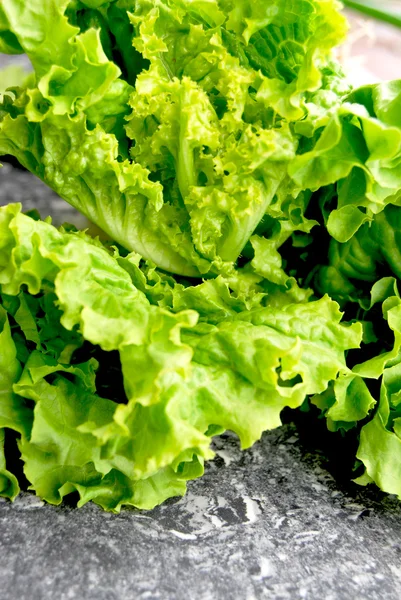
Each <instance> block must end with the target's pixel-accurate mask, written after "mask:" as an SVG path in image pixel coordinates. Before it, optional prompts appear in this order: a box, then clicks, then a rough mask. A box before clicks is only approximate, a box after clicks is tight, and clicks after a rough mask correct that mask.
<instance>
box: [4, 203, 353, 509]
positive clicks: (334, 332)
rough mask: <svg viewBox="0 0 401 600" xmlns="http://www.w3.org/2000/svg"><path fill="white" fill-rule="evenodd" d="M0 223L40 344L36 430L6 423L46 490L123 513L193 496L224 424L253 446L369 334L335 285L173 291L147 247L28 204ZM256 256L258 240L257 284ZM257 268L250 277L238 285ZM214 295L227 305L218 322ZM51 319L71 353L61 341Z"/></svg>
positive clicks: (23, 331) (9, 293)
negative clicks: (150, 262)
mask: <svg viewBox="0 0 401 600" xmlns="http://www.w3.org/2000/svg"><path fill="white" fill-rule="evenodd" d="M0 223H2V225H1V235H0V239H1V240H2V247H1V248H0V265H1V269H0V285H1V290H2V294H3V306H4V307H5V308H6V310H7V311H9V313H8V314H9V315H10V318H11V317H12V319H13V320H14V321H13V322H15V333H14V337H13V339H15V340H16V341H18V340H19V341H18V343H19V344H20V343H21V340H22V341H23V340H24V339H25V347H26V350H27V352H26V353H25V354H22V353H21V361H22V362H23V365H24V370H23V372H22V374H21V376H19V375H18V380H17V381H16V382H15V384H14V386H13V395H12V398H13V399H14V400H13V402H16V403H17V405H18V411H21V410H26V411H27V415H26V416H25V417H24V423H25V424H29V430H28V429H26V430H25V429H21V428H20V429H18V428H17V427H16V426H15V423H14V422H13V421H11V422H9V423H8V425H7V427H10V428H11V429H16V430H17V431H18V432H19V433H20V435H21V439H20V444H19V445H20V451H21V456H22V459H23V460H24V463H25V474H26V476H27V478H28V480H29V481H30V482H31V484H32V487H33V489H35V490H36V492H37V493H38V494H39V495H40V496H41V497H43V498H45V499H46V500H47V501H49V502H52V503H59V502H61V500H62V498H63V497H64V496H65V495H66V494H68V493H70V492H72V491H74V490H75V491H78V493H79V495H80V503H84V502H86V501H88V500H90V499H93V500H94V501H95V502H98V503H99V504H100V505H101V506H103V507H104V508H106V509H108V510H116V511H118V510H119V509H120V507H121V506H122V505H123V504H132V505H135V506H138V507H141V508H151V507H152V506H154V505H155V504H157V503H159V502H162V501H163V500H164V499H165V498H167V497H169V496H170V495H176V494H182V493H184V491H185V485H186V483H185V482H186V480H187V479H191V478H193V477H197V476H199V475H201V474H202V472H203V463H204V461H205V460H208V459H210V458H211V457H212V456H213V453H212V451H211V449H210V437H211V435H214V434H215V433H217V432H222V431H224V430H226V429H231V430H232V431H234V432H236V433H237V434H238V436H239V438H240V440H241V444H242V446H243V447H249V446H250V445H252V444H253V443H254V442H255V441H256V440H257V439H259V438H260V436H261V434H262V432H263V431H264V430H265V429H269V428H273V427H277V426H278V425H279V424H280V413H281V411H282V410H283V408H284V407H286V406H289V407H293V408H295V407H297V406H300V405H301V404H302V403H303V401H304V399H305V396H306V395H309V394H315V393H320V392H323V391H324V389H326V387H327V385H328V384H329V382H330V381H331V380H333V379H336V378H337V376H338V375H339V374H340V373H343V372H346V371H347V368H346V365H345V357H344V354H345V352H346V350H348V349H350V348H355V347H358V345H359V343H360V339H361V334H362V331H361V326H360V325H359V324H354V325H347V324H343V323H342V322H341V320H342V313H341V312H340V311H339V309H338V305H337V304H336V303H334V302H332V301H331V300H330V299H329V298H328V297H325V298H323V299H321V300H319V301H308V300H309V295H310V294H309V293H307V294H306V295H302V294H301V293H300V292H298V293H295V292H294V294H295V295H294V296H293V297H292V296H291V295H289V296H288V300H289V301H287V303H285V302H284V300H283V297H284V296H285V292H283V291H280V289H279V288H278V289H277V290H276V292H275V293H276V294H277V295H278V297H279V298H280V300H278V299H277V301H276V303H275V304H274V303H272V305H265V303H264V301H265V299H266V298H268V297H269V295H268V291H264V292H262V291H257V290H258V287H257V285H259V284H257V283H255V286H256V287H255V288H254V289H253V293H250V294H249V295H247V294H246V293H245V292H244V291H242V292H241V293H239V292H237V294H236V293H235V292H231V291H230V290H229V287H228V282H227V281H225V280H224V278H220V279H217V280H216V281H214V282H204V283H203V284H200V285H199V286H192V287H185V286H184V285H183V284H180V285H177V289H175V286H174V285H173V280H172V279H171V278H169V277H168V276H166V275H163V274H160V275H159V274H158V273H157V272H155V270H154V269H153V270H152V268H150V267H149V266H148V267H142V268H141V263H140V261H139V260H138V257H137V256H136V255H134V256H132V259H131V260H130V257H129V256H128V257H126V258H122V257H120V256H119V255H118V254H116V252H115V251H114V253H111V252H109V251H107V250H106V249H105V248H104V247H103V246H102V245H101V244H100V243H99V242H98V241H96V240H91V239H90V238H89V237H87V236H86V235H85V234H82V233H77V232H70V233H68V232H66V231H64V230H60V231H58V230H56V229H55V228H54V227H53V226H52V225H51V224H50V223H48V222H41V221H35V220H33V219H31V218H29V217H28V216H25V215H22V214H21V213H20V212H19V208H18V206H14V205H10V206H8V207H5V208H2V209H0ZM258 257H259V258H260V250H258V249H257V248H256V256H255V259H254V260H255V262H254V266H255V272H254V277H255V278H256V282H259V283H260V281H261V279H263V277H261V276H260V275H257V269H258V264H259V263H258ZM249 269H251V267H249ZM152 273H153V274H152ZM156 275H157V277H156ZM249 275H250V273H244V274H238V282H239V283H238V285H240V282H241V279H245V281H246V279H247V277H249ZM77 281H78V282H80V283H79V285H77ZM136 281H138V287H137V286H136V285H135V282H136ZM152 284H155V285H156V286H157V290H158V291H157V292H156V290H153V293H150V288H151V287H152ZM141 288H142V289H141ZM238 289H240V288H238ZM248 289H252V288H248ZM260 289H261V290H263V286H261V287H260ZM21 290H22V291H21ZM223 290H225V292H224V293H222V297H221V298H220V291H223ZM209 292H211V295H210V296H209ZM213 293H214V295H215V298H217V299H219V300H220V302H219V303H216V302H215V304H214V306H215V310H214V311H210V312H211V316H210V319H209V318H208V312H209V307H210V306H211V305H213ZM270 293H271V295H272V296H274V290H273V289H272V290H271V291H270ZM156 298H157V299H158V300H157V301H156ZM291 298H292V300H291ZM149 299H150V300H151V302H152V303H151V302H150V301H149ZM207 303H209V304H207ZM247 303H249V304H248V307H247ZM55 305H56V306H55ZM170 305H171V306H170ZM43 313H45V317H44V316H43ZM47 313H48V314H47ZM311 323H314V327H312V328H311V327H310V324H311ZM50 325H51V327H52V328H53V331H54V338H55V339H57V340H64V342H65V345H66V346H65V349H64V350H61V344H59V343H53V344H51V343H50V339H49V326H50ZM38 338H39V339H38ZM15 352H17V350H15ZM116 353H117V356H118V360H117V363H116V367H115V370H113V371H109V372H110V376H111V377H112V379H111V380H110V382H109V383H108V386H104V385H103V384H102V377H104V372H107V370H109V369H110V368H111V363H112V362H113V360H115V359H112V357H113V356H115V355H116ZM118 380H121V381H122V388H121V389H120V390H119V392H118V394H116V395H112V394H111V392H112V390H111V389H110V383H112V382H113V381H114V385H117V381H118ZM104 393H105V395H103V394H104ZM107 393H110V397H109V398H108V397H107ZM24 399H25V400H24ZM26 402H30V403H31V404H29V405H28V406H26V404H25V403H26ZM15 418H17V417H15ZM2 425H3V423H0V426H2ZM150 440H151V443H150Z"/></svg>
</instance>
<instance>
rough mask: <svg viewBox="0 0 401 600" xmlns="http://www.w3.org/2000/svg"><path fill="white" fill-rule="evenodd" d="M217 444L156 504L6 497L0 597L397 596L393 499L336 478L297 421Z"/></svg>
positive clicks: (340, 599)
mask: <svg viewBox="0 0 401 600" xmlns="http://www.w3.org/2000/svg"><path fill="white" fill-rule="evenodd" d="M328 435H330V434H328ZM216 450H217V458H216V459H215V460H214V461H213V462H211V463H210V464H209V465H208V468H207V472H206V475H205V476H204V477H203V478H202V479H200V480H198V481H195V482H192V483H191V484H190V485H189V491H188V494H187V496H186V497H185V498H183V499H180V500H178V501H176V500H172V501H170V502H168V503H166V504H165V505H163V506H161V507H158V508H157V509H155V510H153V511H151V512H139V511H135V510H127V509H126V510H123V511H122V512H121V514H120V515H113V514H108V513H104V512H102V511H101V510H100V509H99V508H97V507H96V506H94V505H86V506H85V507H83V508H81V509H73V508H71V507H68V506H65V505H64V506H61V507H51V506H43V505H42V503H41V502H40V501H38V500H37V499H36V498H35V497H34V496H31V495H29V494H24V495H23V496H21V497H20V498H18V499H17V500H16V502H15V503H14V504H10V503H9V502H2V503H0V590H1V592H0V596H1V598H2V599H3V600H25V599H27V600H28V599H29V600H53V599H57V600H67V599H73V600H142V599H143V600H145V599H152V600H153V599H155V600H156V599H160V600H187V599H191V600H192V599H194V600H211V599H212V600H213V599H215V598H216V599H217V598H219V599H220V598H226V599H227V600H237V599H238V600H256V599H257V600H259V599H265V598H269V599H271V598H272V599H277V600H287V599H288V600H298V599H304V598H305V599H308V600H309V599H310V600H322V599H326V600H344V599H345V600H346V599H350V600H351V599H352V600H364V599H366V598H369V600H375V599H377V600H379V599H382V598H386V600H398V599H399V598H400V596H401V570H400V560H401V509H400V503H399V502H398V501H397V500H395V499H394V498H392V497H383V496H382V495H381V494H380V493H378V492H374V491H370V490H365V489H363V488H357V486H355V485H352V484H351V485H349V486H348V487H347V488H343V487H341V486H339V484H338V481H337V482H336V481H335V480H334V479H333V477H332V476H331V475H330V473H329V472H328V471H327V470H325V468H324V459H323V458H322V456H321V455H319V454H317V453H312V454H311V453H309V452H308V451H307V450H306V448H305V446H304V445H303V444H302V443H301V442H300V441H299V439H298V434H297V430H296V429H295V428H294V427H293V426H292V425H286V426H284V427H282V428H281V429H279V430H276V431H273V432H270V433H268V434H265V435H264V437H263V439H262V441H261V442H260V443H258V444H256V446H255V447H254V448H253V449H252V450H249V451H246V452H243V453H241V452H240V450H239V448H238V446H237V442H236V439H235V438H234V437H230V436H225V437H224V438H219V439H217V440H216Z"/></svg>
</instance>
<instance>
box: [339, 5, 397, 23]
mask: <svg viewBox="0 0 401 600" xmlns="http://www.w3.org/2000/svg"><path fill="white" fill-rule="evenodd" d="M342 3H343V4H344V6H347V7H348V8H353V9H354V10H358V11H359V12H361V13H363V14H365V15H368V16H369V17H374V18H375V19H380V20H381V21H385V22H386V23H390V24H391V25H395V26H396V27H401V12H400V13H399V14H398V12H395V11H392V10H389V9H386V8H383V3H382V2H380V3H379V2H374V1H371V2H369V0H364V1H362V0H342Z"/></svg>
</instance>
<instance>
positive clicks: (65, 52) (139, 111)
mask: <svg viewBox="0 0 401 600" xmlns="http://www.w3.org/2000/svg"><path fill="white" fill-rule="evenodd" d="M81 6H82V8H80V7H81ZM337 7H338V5H337V3H336V2H334V1H331V0H330V1H327V0H302V2H296V3H294V2H287V1H284V0H274V2H269V4H268V5H266V3H265V2H260V1H259V0H258V1H256V0H255V1H254V2H251V3H249V2H240V3H233V2H229V1H228V0H224V1H223V0H222V1H220V2H217V0H210V1H207V2H206V1H197V2H189V1H184V0H174V1H169V2H167V1H164V0H157V1H156V0H143V1H142V0H141V2H136V3H134V2H129V1H128V0H118V1H113V2H95V3H93V2H87V3H85V2H83V3H80V4H79V5H76V4H75V3H68V2H56V0H47V1H46V2H36V1H30V2H28V3H15V2H14V1H12V0H10V1H8V0H6V1H5V2H3V4H2V8H1V11H0V32H2V33H1V37H0V50H3V51H5V52H25V53H26V54H27V56H28V57H29V59H30V60H31V62H32V65H33V67H34V71H35V79H34V82H30V83H29V84H28V85H26V86H22V87H21V88H18V89H16V88H13V92H12V94H11V93H10V94H9V95H6V96H5V98H4V101H3V105H2V108H1V109H0V153H4V154H12V155H14V156H16V157H17V158H18V160H19V161H20V163H21V164H23V165H24V166H25V167H27V168H28V169H29V170H31V171H32V172H33V173H35V174H36V175H37V176H38V177H40V178H41V179H43V180H44V181H45V182H46V183H47V184H48V185H49V186H51V187H52V188H53V189H54V190H55V191H56V192H57V193H58V194H59V195H60V196H61V197H63V198H65V199H66V200H67V201H68V202H70V203H71V204H72V205H73V206H75V207H76V208H77V209H78V210H79V211H81V212H82V213H84V214H85V215H86V216H87V217H88V218H89V219H90V220H92V221H93V222H95V223H96V224H97V225H98V226H99V227H100V228H102V229H103V230H104V231H106V232H107V233H108V234H109V235H110V237H111V238H112V239H113V240H115V241H117V242H118V243H119V244H120V245H122V246H123V247H124V248H126V249H128V250H129V251H136V252H138V253H139V254H141V256H144V257H145V258H147V259H149V260H152V261H153V262H154V263H156V264H157V265H158V266H159V267H160V268H163V269H164V270H167V271H170V272H172V273H174V274H181V275H185V276H191V277H199V276H200V275H201V274H206V273H210V274H212V275H217V274H219V273H227V271H229V270H230V269H231V268H232V263H233V262H235V261H236V260H237V258H238V257H239V255H240V254H241V252H242V251H243V249H244V247H245V246H246V244H247V242H248V240H249V238H250V237H251V235H252V234H253V232H254V231H255V229H256V228H257V226H258V224H259V222H260V221H261V220H262V219H263V218H264V216H265V215H266V214H267V215H269V216H270V217H271V218H272V219H279V220H280V222H281V221H283V222H286V223H287V222H288V223H289V225H291V226H292V229H293V230H296V229H297V225H298V223H296V222H294V220H293V217H292V215H291V208H292V207H291V202H292V201H293V200H295V199H296V197H297V195H298V194H299V190H297V189H296V186H295V185H294V184H293V182H292V181H291V180H290V178H289V177H288V175H287V167H288V165H289V164H290V163H291V162H292V161H293V160H294V158H295V156H296V153H297V149H298V147H299V137H300V136H299V135H298V134H297V133H296V131H295V130H294V128H293V127H292V126H290V124H291V123H293V122H298V121H300V120H301V121H302V120H304V119H305V117H306V116H307V115H308V103H312V104H314V105H316V107H317V110H318V111H319V110H320V111H322V110H324V111H327V109H328V107H329V106H331V105H336V104H338V102H339V98H340V97H341V94H343V93H345V91H347V86H345V85H344V83H343V81H342V80H343V78H342V75H341V69H340V68H339V66H338V65H336V64H335V63H333V61H332V58H331V49H332V48H333V47H334V46H335V45H336V44H337V43H338V42H339V41H341V40H342V39H343V38H344V35H345V31H346V23H345V19H344V17H343V16H342V15H341V14H340V13H339V12H338V11H337ZM54 32H56V34H55V33H54ZM334 90H335V91H334ZM322 103H323V105H322Z"/></svg>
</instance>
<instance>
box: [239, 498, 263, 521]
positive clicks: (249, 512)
mask: <svg viewBox="0 0 401 600" xmlns="http://www.w3.org/2000/svg"><path fill="white" fill-rule="evenodd" d="M243 500H244V503H245V506H246V516H247V519H248V521H249V523H256V521H257V520H258V519H259V517H260V515H261V514H262V511H261V510H260V507H259V504H258V503H257V502H256V500H254V499H253V498H251V497H250V496H243Z"/></svg>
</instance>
